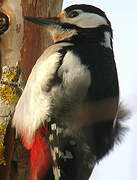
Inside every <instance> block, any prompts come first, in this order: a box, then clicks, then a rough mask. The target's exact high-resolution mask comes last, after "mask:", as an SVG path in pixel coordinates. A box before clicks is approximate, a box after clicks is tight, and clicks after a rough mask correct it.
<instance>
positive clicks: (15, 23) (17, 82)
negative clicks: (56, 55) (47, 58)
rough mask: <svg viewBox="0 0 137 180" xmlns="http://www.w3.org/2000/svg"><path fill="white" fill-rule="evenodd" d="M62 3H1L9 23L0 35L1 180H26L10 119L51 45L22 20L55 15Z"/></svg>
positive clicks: (25, 164)
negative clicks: (30, 78)
mask: <svg viewBox="0 0 137 180" xmlns="http://www.w3.org/2000/svg"><path fill="white" fill-rule="evenodd" d="M62 1H63V0H0V12H4V13H5V14H6V15H7V16H8V18H9V21H10V23H9V28H8V30H7V31H6V32H5V33H3V34H1V35H0V54H1V56H0V63H1V67H3V73H2V80H1V83H0V122H4V123H5V122H6V123H5V124H4V128H2V130H3V131H2V132H3V134H2V137H4V136H5V139H4V140H3V142H4V145H3V147H4V148H5V160H6V165H4V163H3V164H1V165H0V179H1V180H13V179H14V180H16V179H18V180H28V178H29V166H28V164H29V163H28V161H29V152H27V151H26V150H25V149H24V148H23V146H22V144H21V142H20V139H17V140H15V138H14V137H15V131H14V129H12V128H11V119H12V115H13V112H14V108H15V105H16V103H17V101H18V99H19V96H20V94H21V91H22V89H23V87H24V84H25V83H26V81H27V78H28V76H29V74H30V72H31V69H32V67H33V66H34V64H35V62H36V60H37V59H38V57H39V56H40V55H41V54H42V52H43V51H44V50H45V49H46V48H47V47H48V46H49V45H50V44H52V40H51V38H50V36H49V34H48V32H46V29H44V28H41V27H39V26H36V25H33V24H30V23H28V22H26V21H24V18H23V16H42V17H49V16H55V15H57V14H58V13H59V12H60V10H61V7H62ZM1 71H2V70H1V68H0V72H1ZM8 122H9V123H8ZM7 125H8V126H7ZM0 127H2V125H1V124H0ZM0 136H1V134H0Z"/></svg>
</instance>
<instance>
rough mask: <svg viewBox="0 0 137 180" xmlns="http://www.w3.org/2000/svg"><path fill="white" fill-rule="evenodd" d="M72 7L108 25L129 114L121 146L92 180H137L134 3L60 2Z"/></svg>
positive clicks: (136, 9)
mask: <svg viewBox="0 0 137 180" xmlns="http://www.w3.org/2000/svg"><path fill="white" fill-rule="evenodd" d="M72 4H91V5H94V6H97V7H99V8H101V9H102V10H103V11H105V13H106V15H107V17H108V19H109V20H110V21H111V24H112V28H113V33H114V39H113V43H114V53H115V60H116V64H117V70H118V75H119V82H120V92H121V100H122V101H123V103H124V104H125V105H126V106H127V107H128V108H129V109H131V112H132V115H131V117H130V118H129V119H128V120H127V121H126V122H125V125H126V126H128V127H129V131H128V132H127V133H126V135H125V136H124V138H123V141H122V143H121V144H120V145H116V146H115V149H114V150H113V151H112V152H111V153H110V154H109V156H107V157H105V158H104V159H103V160H102V161H101V162H100V163H99V164H98V165H96V167H95V169H94V171H93V174H92V180H116V179H117V180H137V170H136V169H137V156H136V152H137V140H136V139H137V108H136V107H137V1H136V0H115V1H110V0H64V5H63V9H64V8H65V7H67V6H70V5H72ZM90 180H91V178H90Z"/></svg>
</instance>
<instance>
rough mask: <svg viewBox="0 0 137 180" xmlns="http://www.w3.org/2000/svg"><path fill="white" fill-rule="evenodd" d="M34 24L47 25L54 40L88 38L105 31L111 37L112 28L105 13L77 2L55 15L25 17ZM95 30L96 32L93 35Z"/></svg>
mask: <svg viewBox="0 0 137 180" xmlns="http://www.w3.org/2000/svg"><path fill="white" fill-rule="evenodd" d="M25 19H26V20H29V21H31V22H33V23H35V24H38V25H41V26H45V27H47V29H48V31H49V32H50V33H51V35H52V37H53V40H54V42H58V41H69V40H76V41H78V40H80V39H81V40H82V41H83V40H85V39H86V40H88V41H90V39H92V40H93V39H94V40H95V38H103V37H100V36H101V34H100V33H102V35H104V33H105V32H108V33H109V36H110V38H112V29H111V24H110V22H109V20H108V19H107V17H106V15H105V13H104V12H103V11H102V10H101V9H99V8H97V7H94V6H91V5H85V4H77V5H72V6H70V7H67V8H66V9H65V10H63V11H62V12H61V13H60V14H58V16H57V17H53V18H43V17H25ZM95 30H97V31H96V33H98V34H96V35H95Z"/></svg>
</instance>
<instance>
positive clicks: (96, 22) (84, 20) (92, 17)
mask: <svg viewBox="0 0 137 180" xmlns="http://www.w3.org/2000/svg"><path fill="white" fill-rule="evenodd" d="M67 22H68V23H70V24H75V25H77V26H79V27H82V28H94V27H98V26H100V25H108V24H107V21H106V19H105V18H104V17H102V16H99V15H97V14H94V13H81V14H80V15H79V16H77V17H75V18H73V19H67Z"/></svg>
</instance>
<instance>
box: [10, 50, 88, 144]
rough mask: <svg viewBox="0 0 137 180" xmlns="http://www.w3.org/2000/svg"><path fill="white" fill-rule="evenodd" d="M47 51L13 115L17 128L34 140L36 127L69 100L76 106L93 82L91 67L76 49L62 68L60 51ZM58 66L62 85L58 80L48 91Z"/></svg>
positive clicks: (29, 139)
mask: <svg viewBox="0 0 137 180" xmlns="http://www.w3.org/2000/svg"><path fill="white" fill-rule="evenodd" d="M46 54H47V53H44V54H43V55H42V56H41V57H40V58H39V59H38V61H37V63H36V64H35V66H34V68H33V70H32V72H31V74H30V76H29V79H28V81H27V84H26V87H25V89H24V91H23V94H22V96H21V98H20V99H19V102H18V104H17V106H16V110H15V114H14V117H13V126H14V127H16V129H17V132H21V133H23V134H25V137H26V138H27V141H28V142H30V143H31V141H32V140H33V135H34V133H35V131H36V130H37V129H38V128H39V127H40V126H41V125H42V123H44V121H47V122H49V121H50V118H51V117H52V114H54V115H55V116H56V114H59V112H58V111H62V108H64V104H65V103H66V104H69V106H68V112H69V108H70V106H72V107H71V108H73V105H74V104H77V103H80V102H81V101H82V100H83V98H84V97H85V96H86V93H87V91H88V88H89V86H90V83H91V75H90V72H89V70H88V68H87V67H86V66H85V65H83V64H81V62H80V59H79V57H77V56H76V55H74V54H73V52H71V51H68V52H67V53H66V55H65V56H64V59H63V62H62V65H61V66H60V68H59V69H58V63H59V61H60V59H61V58H60V53H57V52H54V53H53V54H51V55H50V56H49V57H47V55H46ZM57 69H58V76H59V77H61V79H62V85H58V84H57V85H55V86H53V87H52V88H51V89H50V91H47V89H48V86H49V82H50V81H51V80H52V79H54V76H55V75H56V71H57ZM66 104H65V105H66ZM65 107H66V106H65Z"/></svg>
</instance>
